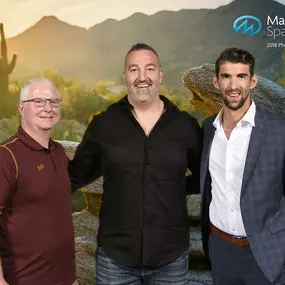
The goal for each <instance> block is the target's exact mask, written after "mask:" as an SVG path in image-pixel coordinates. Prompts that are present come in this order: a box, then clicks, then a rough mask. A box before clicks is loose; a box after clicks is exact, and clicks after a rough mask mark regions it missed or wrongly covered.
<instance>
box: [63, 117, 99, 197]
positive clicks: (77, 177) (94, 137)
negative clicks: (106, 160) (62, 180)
mask: <svg viewBox="0 0 285 285" xmlns="http://www.w3.org/2000/svg"><path fill="white" fill-rule="evenodd" d="M100 116H101V115H100V114H99V115H95V116H94V117H93V120H92V121H91V123H90V124H89V125H88V127H87V129H86V132H85V134H84V136H83V139H82V142H81V143H80V144H79V145H78V147H77V149H76V152H75V155H74V158H73V159H72V160H70V161H69V164H68V173H69V177H70V181H71V187H72V192H74V191H76V190H77V189H78V188H81V187H83V186H85V185H87V184H89V183H91V182H93V181H94V180H96V179H97V178H98V177H100V176H101V175H102V171H101V146H100V144H99V142H98V137H99V134H98V131H97V130H98V128H97V125H98V121H99V120H100Z"/></svg>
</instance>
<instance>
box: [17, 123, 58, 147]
mask: <svg viewBox="0 0 285 285" xmlns="http://www.w3.org/2000/svg"><path fill="white" fill-rule="evenodd" d="M16 137H17V138H18V139H19V140H20V141H21V142H22V143H23V144H25V145H26V146H27V147H29V148H30V149H32V150H48V149H47V148H45V147H44V146H42V145H41V144H39V143H38V142H37V141H36V140H35V139H33V138H32V137H31V136H30V135H28V133H27V132H26V131H25V130H24V129H23V128H22V127H21V126H20V127H19V130H18V132H17V134H16ZM54 148H55V143H54V141H53V140H52V139H50V141H49V150H53V149H54Z"/></svg>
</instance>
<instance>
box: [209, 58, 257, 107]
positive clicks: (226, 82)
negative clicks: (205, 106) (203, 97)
mask: <svg viewBox="0 0 285 285" xmlns="http://www.w3.org/2000/svg"><path fill="white" fill-rule="evenodd" d="M213 83H214V85H215V87H216V88H218V89H219V90H220V92H221V96H222V99H223V102H224V104H225V106H226V108H228V109H230V110H232V111H237V110H239V109H241V108H243V109H245V110H246V109H248V108H249V106H250V89H251V88H254V87H255V86H256V83H257V76H256V75H255V74H254V75H253V76H251V75H250V68H249V65H248V64H242V63H231V62H224V63H223V64H221V65H220V70H219V75H218V77H216V76H214V78H213Z"/></svg>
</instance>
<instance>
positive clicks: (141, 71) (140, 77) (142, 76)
mask: <svg viewBox="0 0 285 285" xmlns="http://www.w3.org/2000/svg"><path fill="white" fill-rule="evenodd" d="M138 78H139V80H140V81H145V79H146V76H145V70H143V69H142V70H140V72H139V75H138Z"/></svg>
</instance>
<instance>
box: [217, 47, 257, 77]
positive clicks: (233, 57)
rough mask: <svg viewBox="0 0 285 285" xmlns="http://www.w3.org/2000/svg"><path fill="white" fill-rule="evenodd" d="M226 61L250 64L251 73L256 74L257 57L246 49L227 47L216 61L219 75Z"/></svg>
mask: <svg viewBox="0 0 285 285" xmlns="http://www.w3.org/2000/svg"><path fill="white" fill-rule="evenodd" d="M225 62H231V63H242V64H248V65H249V72H250V75H251V76H253V75H254V65H255V59H254V56H253V55H252V54H251V53H249V52H248V51H246V50H243V49H240V48H235V47H232V48H228V49H225V50H224V51H223V52H222V53H221V54H220V56H219V57H218V58H217V60H216V63H215V72H216V76H217V77H218V76H219V72H220V66H221V65H222V64H223V63H225Z"/></svg>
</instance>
